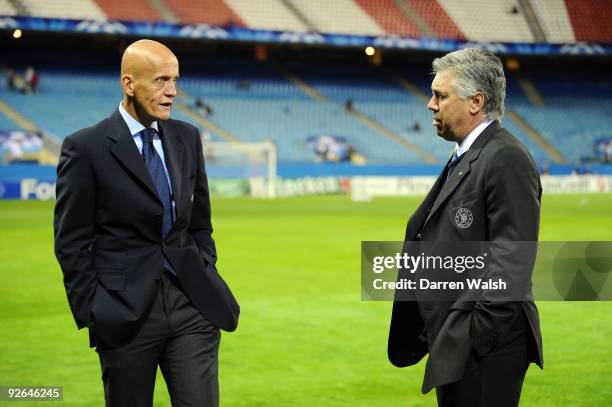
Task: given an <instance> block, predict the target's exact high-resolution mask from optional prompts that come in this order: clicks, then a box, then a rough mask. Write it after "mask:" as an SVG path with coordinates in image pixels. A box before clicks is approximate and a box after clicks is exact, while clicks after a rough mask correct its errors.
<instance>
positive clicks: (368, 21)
mask: <svg viewBox="0 0 612 407" xmlns="http://www.w3.org/2000/svg"><path fill="white" fill-rule="evenodd" d="M291 4H293V5H294V7H295V8H296V9H298V10H299V12H300V13H301V14H302V15H303V16H305V18H306V19H307V20H308V21H310V22H312V24H313V25H314V27H315V28H316V29H317V31H319V32H328V33H340V34H352V33H359V34H367V35H382V34H384V30H383V29H382V28H381V27H380V26H379V25H378V24H376V22H375V21H374V20H373V19H372V18H371V17H370V16H369V15H368V14H367V13H366V12H365V11H364V10H363V9H362V8H361V7H359V6H358V5H357V4H356V3H355V2H353V1H352V0H334V1H329V0H310V1H302V2H297V1H296V2H293V3H291Z"/></svg>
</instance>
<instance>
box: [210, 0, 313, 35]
mask: <svg viewBox="0 0 612 407" xmlns="http://www.w3.org/2000/svg"><path fill="white" fill-rule="evenodd" d="M225 3H226V4H227V5H229V6H230V7H232V8H233V9H234V11H235V12H236V14H237V15H239V16H240V17H241V18H242V20H243V21H245V22H246V23H247V25H248V26H249V27H257V28H261V29H264V30H287V31H296V32H305V31H308V27H307V25H306V24H305V23H304V22H303V21H300V19H299V18H298V17H297V16H296V15H295V14H294V13H292V12H291V10H289V9H288V8H287V7H286V5H285V4H284V2H282V1H281V0H259V1H257V2H254V1H250V0H225ZM205 21H206V20H205Z"/></svg>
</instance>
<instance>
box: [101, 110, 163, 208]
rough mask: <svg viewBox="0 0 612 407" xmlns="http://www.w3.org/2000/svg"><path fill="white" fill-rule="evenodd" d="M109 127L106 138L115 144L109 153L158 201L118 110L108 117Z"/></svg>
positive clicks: (151, 182) (145, 168) (149, 177)
mask: <svg viewBox="0 0 612 407" xmlns="http://www.w3.org/2000/svg"><path fill="white" fill-rule="evenodd" d="M109 125H110V126H109V127H110V128H109V129H108V133H107V135H106V136H107V137H108V138H109V139H111V140H113V141H115V144H114V145H113V146H111V149H110V151H111V153H112V154H113V155H114V156H115V158H117V160H118V161H119V162H120V163H121V165H123V166H124V167H125V168H126V169H127V170H128V171H130V172H131V173H132V174H133V175H134V176H135V177H136V178H137V179H138V181H140V183H141V184H142V185H143V186H144V187H145V188H146V189H147V190H148V191H149V192H150V193H151V195H153V196H154V197H155V198H156V199H157V200H158V201H159V197H158V195H157V190H156V189H155V184H153V180H152V179H151V175H150V174H149V171H148V170H147V167H146V166H145V164H144V160H143V159H142V157H141V155H140V154H139V153H138V147H136V143H135V142H134V138H133V136H132V135H131V134H130V129H129V128H128V126H127V124H126V123H125V121H124V120H123V117H121V113H119V109H117V110H115V112H114V113H113V114H112V116H111V117H110V122H109ZM160 202H161V201H160Z"/></svg>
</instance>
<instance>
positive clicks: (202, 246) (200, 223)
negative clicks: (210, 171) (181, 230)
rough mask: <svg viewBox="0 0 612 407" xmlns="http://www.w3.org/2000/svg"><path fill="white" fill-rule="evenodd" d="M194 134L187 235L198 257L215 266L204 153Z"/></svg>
mask: <svg viewBox="0 0 612 407" xmlns="http://www.w3.org/2000/svg"><path fill="white" fill-rule="evenodd" d="M194 133H195V138H196V140H195V149H196V151H195V154H196V169H195V190H194V193H193V203H192V205H193V207H192V210H191V223H190V224H189V230H188V233H189V234H190V235H191V236H192V237H193V239H194V240H195V242H196V244H197V245H198V249H199V251H200V256H202V257H204V258H205V259H206V260H207V261H208V262H209V263H212V264H215V263H216V261H217V249H216V246H215V241H214V239H213V237H212V232H213V228H212V222H211V210H210V195H209V191H208V177H207V176H206V169H205V167H204V152H203V149H202V140H201V139H200V134H199V132H198V130H197V129H195V128H194Z"/></svg>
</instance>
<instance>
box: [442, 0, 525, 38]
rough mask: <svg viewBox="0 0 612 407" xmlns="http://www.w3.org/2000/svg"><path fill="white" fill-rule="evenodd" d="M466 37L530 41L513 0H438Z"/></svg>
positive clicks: (523, 20) (523, 21) (523, 19)
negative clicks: (459, 0)
mask: <svg viewBox="0 0 612 407" xmlns="http://www.w3.org/2000/svg"><path fill="white" fill-rule="evenodd" d="M439 2H440V5H441V6H442V7H443V8H444V10H445V11H446V12H447V13H448V14H449V15H450V16H451V18H452V19H453V20H454V21H455V23H456V24H457V25H458V26H459V29H460V30H461V31H462V32H463V33H465V36H466V37H467V39H468V40H478V41H508V42H533V40H534V38H533V35H532V33H531V31H530V29H529V26H528V25H527V22H526V21H525V18H524V17H523V15H522V14H521V13H520V12H513V11H514V10H516V1H514V0H490V1H486V2H483V1H478V0H464V1H461V2H458V1H454V0H439Z"/></svg>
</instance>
